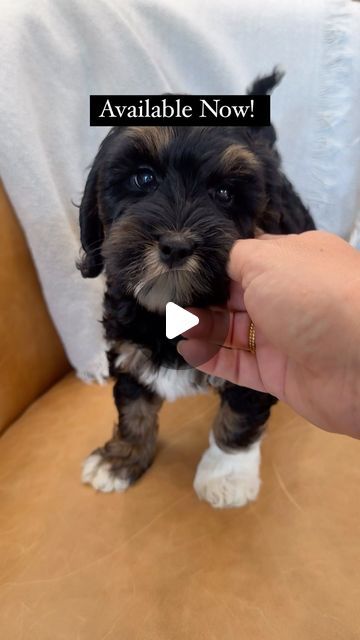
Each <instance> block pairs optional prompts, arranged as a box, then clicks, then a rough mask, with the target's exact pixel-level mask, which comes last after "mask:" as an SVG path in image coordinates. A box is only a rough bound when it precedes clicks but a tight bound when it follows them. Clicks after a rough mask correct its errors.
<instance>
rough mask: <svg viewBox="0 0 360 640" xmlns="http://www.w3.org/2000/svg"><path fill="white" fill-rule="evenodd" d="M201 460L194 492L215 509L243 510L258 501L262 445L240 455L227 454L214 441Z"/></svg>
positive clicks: (256, 444) (252, 447)
mask: <svg viewBox="0 0 360 640" xmlns="http://www.w3.org/2000/svg"><path fill="white" fill-rule="evenodd" d="M210 443H211V444H210V447H209V449H207V450H206V451H205V453H204V455H203V457H202V458H201V460H200V463H199V465H198V468H197V470H196V475H195V479H194V489H195V491H196V493H197V495H198V497H199V498H200V500H206V501H207V502H209V503H210V504H211V505H212V506H213V507H217V508H219V509H221V508H224V507H242V506H244V505H245V504H246V503H247V502H250V501H251V500H255V499H256V498H257V495H258V493H259V489H260V477H259V466H260V442H255V443H254V444H253V445H251V446H250V447H249V448H248V449H246V450H244V451H241V452H238V453H225V451H222V450H221V449H220V448H219V447H218V446H217V444H216V443H215V442H214V440H213V438H212V439H211V438H210Z"/></svg>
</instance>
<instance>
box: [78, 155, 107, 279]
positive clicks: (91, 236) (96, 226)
mask: <svg viewBox="0 0 360 640" xmlns="http://www.w3.org/2000/svg"><path fill="white" fill-rule="evenodd" d="M98 173H99V154H98V156H97V157H96V158H95V161H94V164H93V166H92V167H91V170H90V173H89V175H88V179H87V181H86V185H85V191H84V195H83V197H82V201H81V204H80V214H79V222H80V238H81V245H82V248H83V249H84V252H85V253H84V256H83V257H82V258H81V259H80V261H79V262H78V264H77V267H78V269H80V271H81V275H82V276H83V277H84V278H95V277H96V276H98V275H99V273H101V271H102V268H103V258H102V255H101V245H102V242H103V239H104V231H103V227H102V224H101V220H100V218H99V209H98V194H97V190H98Z"/></svg>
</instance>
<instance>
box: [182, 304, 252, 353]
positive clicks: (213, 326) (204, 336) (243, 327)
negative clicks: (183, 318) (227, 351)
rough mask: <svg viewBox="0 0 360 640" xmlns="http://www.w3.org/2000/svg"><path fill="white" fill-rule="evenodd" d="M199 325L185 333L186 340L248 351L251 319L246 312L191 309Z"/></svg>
mask: <svg viewBox="0 0 360 640" xmlns="http://www.w3.org/2000/svg"><path fill="white" fill-rule="evenodd" d="M190 311H191V313H194V314H195V315H196V316H197V317H198V318H199V324H198V325H196V326H195V327H193V328H192V329H189V330H188V331H185V332H184V333H183V334H182V335H183V336H184V338H188V339H189V338H196V339H200V340H204V341H207V342H210V343H212V344H216V345H222V346H224V347H233V348H235V349H248V342H249V340H248V338H249V326H250V318H249V316H248V314H247V313H246V312H244V311H240V312H234V311H227V310H224V311H221V310H219V309H190Z"/></svg>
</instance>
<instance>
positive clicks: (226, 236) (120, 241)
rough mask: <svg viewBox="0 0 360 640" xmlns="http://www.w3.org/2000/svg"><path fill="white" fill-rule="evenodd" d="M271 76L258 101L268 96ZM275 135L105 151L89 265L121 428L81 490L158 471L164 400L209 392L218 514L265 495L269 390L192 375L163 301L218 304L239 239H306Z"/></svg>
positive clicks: (90, 202)
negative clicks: (216, 404)
mask: <svg viewBox="0 0 360 640" xmlns="http://www.w3.org/2000/svg"><path fill="white" fill-rule="evenodd" d="M279 80H280V74H278V72H277V71H276V70H275V71H274V72H273V73H272V75H270V76H267V77H265V78H260V79H258V80H256V81H255V83H254V84H253V86H252V87H251V89H250V91H249V93H252V94H261V93H267V92H269V91H271V89H272V88H273V87H274V86H275V85H276V84H277V83H278V81H279ZM275 140H276V135H275V131H274V128H273V127H272V126H269V127H262V128H258V129H254V128H247V127H186V126H185V127H124V128H120V127H116V128H114V129H112V130H111V131H110V133H109V134H108V135H107V137H106V138H105V139H104V141H103V142H102V144H101V146H100V149H99V152H98V154H97V156H96V158H95V161H94V163H93V166H92V169H91V171H90V174H89V177H88V180H87V183H86V187H85V192H84V196H83V199H82V203H81V206H80V227H81V243H82V247H83V249H84V256H83V258H82V260H81V262H80V265H79V268H80V269H81V273H82V275H83V276H84V277H91V278H93V277H95V276H97V275H98V274H99V273H100V272H101V271H102V269H103V268H104V270H105V274H106V285H107V289H106V294H105V303H104V319H103V323H104V328H105V335H106V339H107V341H108V343H109V351H108V357H109V363H110V373H111V375H112V376H113V377H114V378H115V380H116V382H115V387H114V398H115V403H116V406H117V409H118V412H119V422H118V424H117V425H116V426H115V429H114V432H113V436H112V438H111V440H109V442H107V443H106V444H105V445H104V446H103V447H101V448H99V449H97V450H96V451H94V452H93V453H92V454H91V455H90V456H89V457H88V458H87V459H86V461H85V463H84V467H83V476H82V478H83V481H84V482H86V483H89V484H91V485H92V486H93V487H95V489H98V490H101V491H112V490H117V491H122V490H124V489H126V488H127V487H128V486H129V485H130V484H131V483H133V482H135V481H136V480H137V479H138V478H139V477H140V476H141V474H142V473H144V471H145V470H146V469H147V468H148V467H149V465H150V464H151V463H152V461H153V458H154V456H155V451H156V437H157V429H158V422H157V413H158V410H159V407H160V406H161V403H162V402H163V400H164V399H169V400H174V399H175V398H176V397H178V396H181V395H189V394H194V393H197V392H200V391H203V390H204V389H206V388H207V387H209V386H213V387H215V388H216V389H217V390H218V392H219V394H220V398H221V403H220V409H219V413H218V415H217V417H216V419H215V422H214V425H213V429H212V432H211V436H210V447H209V449H208V450H207V451H206V452H205V454H204V456H203V458H202V460H201V462H200V464H199V467H198V470H197V473H196V477H195V483H194V486H195V490H196V492H197V494H198V496H199V497H200V498H203V499H205V500H208V502H210V503H211V504H212V505H214V506H218V507H223V506H241V505H243V504H245V503H246V502H247V501H248V500H253V499H255V498H256V496H257V493H258V490H259V484H260V480H259V463H260V438H261V435H262V433H263V430H264V425H265V423H266V421H267V419H268V417H269V414H270V407H271V405H272V404H273V403H274V402H276V400H275V398H273V397H272V396H270V395H267V394H263V393H259V392H257V391H252V390H249V389H245V388H242V387H237V386H236V385H233V384H229V383H226V382H224V381H223V380H219V379H214V378H211V377H209V376H206V375H205V374H202V373H200V372H198V371H196V370H195V369H190V368H184V361H183V360H182V358H181V356H180V355H179V354H178V353H177V351H176V342H177V339H174V340H167V338H166V337H165V305H166V303H167V302H168V301H172V302H175V303H176V304H178V305H180V306H188V305H191V306H197V307H199V306H200V307H203V306H207V305H221V304H223V303H224V302H225V301H226V299H227V296H228V287H229V281H228V276H227V274H226V265H227V260H228V255H229V251H230V249H231V247H232V245H233V243H234V242H235V240H237V239H238V238H251V237H253V236H254V234H255V233H256V230H257V229H259V228H260V229H262V230H264V231H266V232H269V233H282V234H283V233H299V232H302V231H305V230H308V229H313V228H314V223H313V221H312V218H311V216H310V214H309V212H308V211H307V209H306V208H305V207H304V205H303V204H302V202H301V200H300V198H299V197H298V195H297V194H296V193H295V191H294V189H293V187H292V185H291V184H290V182H289V181H288V180H287V178H286V177H285V176H284V174H283V173H282V171H281V168H280V158H279V154H278V152H277V150H276V148H275Z"/></svg>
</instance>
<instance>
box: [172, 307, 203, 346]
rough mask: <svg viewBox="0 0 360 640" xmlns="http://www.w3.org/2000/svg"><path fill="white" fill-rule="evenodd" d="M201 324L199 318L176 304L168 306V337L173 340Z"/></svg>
mask: <svg viewBox="0 0 360 640" xmlns="http://www.w3.org/2000/svg"><path fill="white" fill-rule="evenodd" d="M197 324H199V318H198V317H197V316H196V315H195V314H194V313H190V311H186V309H183V308H182V307H179V305H177V304H175V303H174V302H168V303H167V305H166V337H167V338H169V340H171V339H172V338H176V337H177V336H179V335H181V334H182V333H184V331H188V329H191V328H192V327H195V326H196V325H197Z"/></svg>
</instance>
